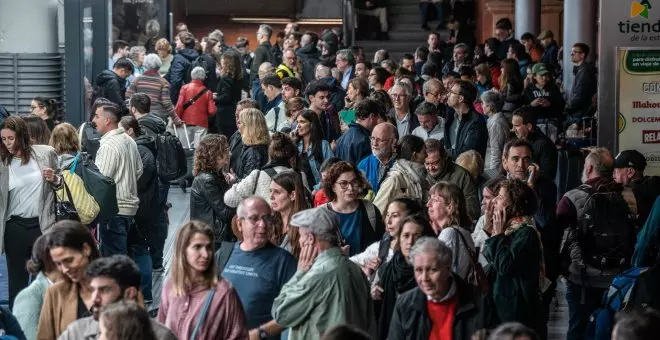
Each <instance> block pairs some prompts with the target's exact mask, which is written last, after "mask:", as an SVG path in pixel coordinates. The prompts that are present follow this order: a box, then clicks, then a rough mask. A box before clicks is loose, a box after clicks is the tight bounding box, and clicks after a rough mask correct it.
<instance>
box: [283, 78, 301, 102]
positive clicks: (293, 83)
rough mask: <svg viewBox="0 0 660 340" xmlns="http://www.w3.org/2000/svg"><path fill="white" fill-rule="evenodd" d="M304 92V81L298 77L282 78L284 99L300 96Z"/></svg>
mask: <svg viewBox="0 0 660 340" xmlns="http://www.w3.org/2000/svg"><path fill="white" fill-rule="evenodd" d="M301 93H302V82H300V79H298V78H296V77H286V78H283V79H282V99H283V100H284V101H286V100H289V99H291V98H294V97H300V94H301Z"/></svg>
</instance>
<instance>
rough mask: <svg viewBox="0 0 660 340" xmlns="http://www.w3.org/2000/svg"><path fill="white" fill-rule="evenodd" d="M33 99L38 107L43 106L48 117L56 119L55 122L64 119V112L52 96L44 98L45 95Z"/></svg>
mask: <svg viewBox="0 0 660 340" xmlns="http://www.w3.org/2000/svg"><path fill="white" fill-rule="evenodd" d="M32 100H34V101H35V102H36V103H37V105H39V107H43V108H45V109H46V114H47V115H48V118H50V119H52V120H54V121H56V122H61V121H63V120H64V112H62V110H61V109H60V103H59V102H58V101H57V100H56V99H54V98H46V97H34V99H32Z"/></svg>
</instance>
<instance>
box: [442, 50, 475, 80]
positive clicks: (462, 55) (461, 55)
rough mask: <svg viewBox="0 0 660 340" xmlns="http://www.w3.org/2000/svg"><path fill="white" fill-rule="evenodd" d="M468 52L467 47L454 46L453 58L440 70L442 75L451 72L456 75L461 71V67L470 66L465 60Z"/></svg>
mask: <svg viewBox="0 0 660 340" xmlns="http://www.w3.org/2000/svg"><path fill="white" fill-rule="evenodd" d="M469 52H470V49H469V47H468V46H467V45H465V44H456V46H454V55H453V58H452V59H451V61H449V62H448V63H447V64H445V67H443V68H442V73H443V74H447V73H449V72H451V71H453V72H456V73H458V72H459V71H460V70H461V66H464V65H465V66H470V64H469V62H468V60H467V57H468V53H469Z"/></svg>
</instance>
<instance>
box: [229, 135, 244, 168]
mask: <svg viewBox="0 0 660 340" xmlns="http://www.w3.org/2000/svg"><path fill="white" fill-rule="evenodd" d="M229 152H231V156H230V157H229V168H230V169H231V170H233V171H234V173H238V163H239V162H240V160H241V154H242V153H243V137H241V132H240V131H238V130H236V132H234V134H233V135H231V138H229Z"/></svg>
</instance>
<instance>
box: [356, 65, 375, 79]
mask: <svg viewBox="0 0 660 340" xmlns="http://www.w3.org/2000/svg"><path fill="white" fill-rule="evenodd" d="M371 68H372V65H371V63H370V62H368V61H366V60H365V61H361V62H359V63H356V64H355V78H361V79H364V80H368V79H369V71H371Z"/></svg>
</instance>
